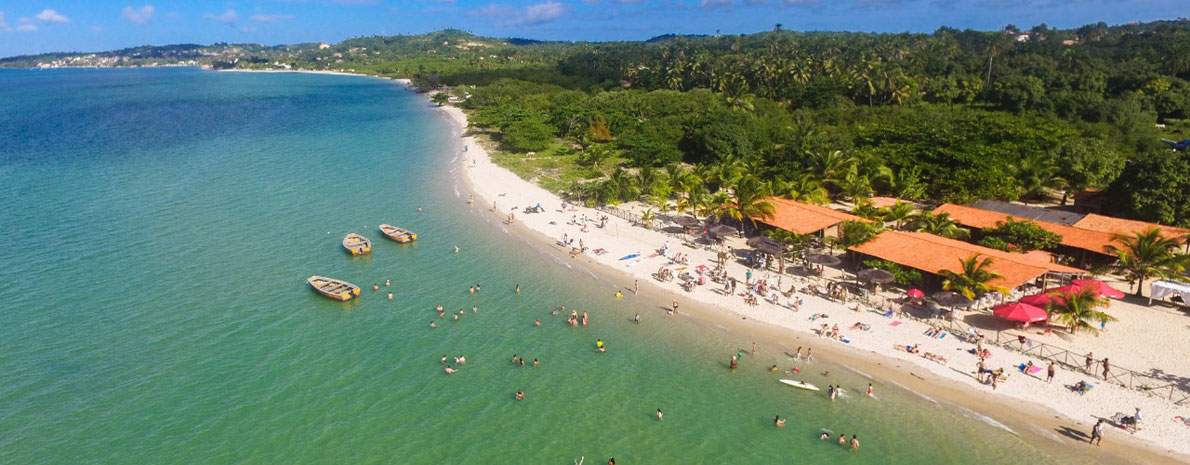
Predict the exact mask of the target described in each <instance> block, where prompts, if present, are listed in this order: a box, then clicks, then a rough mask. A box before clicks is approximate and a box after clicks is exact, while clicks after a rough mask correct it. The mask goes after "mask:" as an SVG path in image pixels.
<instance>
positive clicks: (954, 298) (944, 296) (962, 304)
mask: <svg viewBox="0 0 1190 465" xmlns="http://www.w3.org/2000/svg"><path fill="white" fill-rule="evenodd" d="M930 299H932V300H933V301H934V302H938V305H941V306H943V307H958V308H966V307H970V306H971V304H973V303H975V302H972V301H971V299H968V298H967V297H966V296H964V295H962V294H959V293H957V292H951V291H941V292H935V293H934V295H931V296H930Z"/></svg>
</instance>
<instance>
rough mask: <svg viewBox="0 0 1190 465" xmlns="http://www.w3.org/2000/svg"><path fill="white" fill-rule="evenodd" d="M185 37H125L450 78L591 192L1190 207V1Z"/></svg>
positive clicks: (485, 127)
mask: <svg viewBox="0 0 1190 465" xmlns="http://www.w3.org/2000/svg"><path fill="white" fill-rule="evenodd" d="M186 47H189V48H187V49H186V50H185V53H182V54H178V53H175V52H174V51H172V50H170V49H169V47H148V48H138V49H135V50H136V53H138V54H140V56H141V57H145V56H150V57H166V58H168V57H169V56H171V53H172V54H174V55H185V56H186V57H189V58H191V59H204V58H199V57H207V58H205V59H208V60H211V63H207V64H210V65H212V66H216V67H240V68H270V67H277V66H288V67H293V68H299V69H335V70H344V71H351V72H358V73H366V74H376V75H381V76H388V77H406V78H411V79H413V81H414V84H415V86H416V87H417V88H419V89H420V90H422V91H436V90H440V89H441V90H446V91H447V92H449V93H450V94H451V95H452V96H454V97H456V101H458V102H459V103H457V105H459V106H461V107H463V108H464V109H466V110H467V111H468V113H469V116H470V121H471V125H472V130H473V132H475V133H476V134H477V135H478V136H480V137H481V138H485V139H487V140H490V141H491V143H492V144H493V145H495V146H497V147H499V149H500V150H499V151H497V153H495V154H494V158H495V159H496V160H497V162H498V163H501V164H502V165H504V166H507V167H509V168H510V169H512V170H514V171H516V172H517V173H518V174H520V175H522V176H524V177H526V178H533V179H535V180H536V181H537V182H539V183H540V184H542V185H543V186H545V187H546V188H549V189H551V190H554V191H557V192H561V193H564V194H566V195H569V196H572V197H576V198H581V199H583V200H585V201H588V202H590V203H617V202H622V201H630V200H646V201H649V202H651V203H654V204H656V205H658V206H659V207H662V206H665V207H666V208H668V207H669V206H671V205H672V204H674V203H675V202H676V203H677V204H678V206H679V207H681V208H688V209H690V210H692V211H696V212H697V211H705V212H708V213H711V212H714V211H717V210H718V211H725V210H731V213H730V214H729V215H730V216H733V217H738V216H744V215H746V214H748V213H747V211H746V210H749V209H755V208H756V207H755V206H753V205H751V204H750V202H752V201H753V199H759V198H763V197H765V196H768V195H780V196H786V197H790V198H796V199H800V200H802V201H807V202H815V203H824V202H827V201H829V200H832V199H843V200H852V201H855V200H858V199H862V198H864V197H867V196H872V195H882V196H894V197H899V198H902V199H907V200H915V201H921V202H923V203H927V204H934V203H940V202H960V203H962V202H969V201H973V200H978V199H998V200H1021V201H1025V202H1038V203H1042V202H1062V203H1065V202H1068V201H1069V198H1070V196H1071V194H1073V193H1076V192H1080V191H1082V190H1084V189H1102V190H1105V191H1106V192H1107V196H1106V198H1107V199H1108V202H1107V205H1106V208H1107V209H1108V211H1107V213H1109V214H1114V215H1119V216H1125V217H1132V218H1138V219H1143V220H1148V221H1155V222H1160V223H1164V224H1172V225H1180V226H1190V202H1186V201H1185V200H1186V199H1188V198H1190V154H1188V153H1186V152H1175V151H1172V150H1171V149H1170V147H1169V146H1168V145H1166V144H1164V143H1162V142H1161V139H1162V138H1166V139H1173V140H1181V139H1186V138H1190V20H1177V21H1159V22H1153V23H1142V24H1129V25H1121V26H1108V25H1106V24H1103V23H1100V24H1092V25H1086V26H1083V27H1080V28H1077V29H1052V28H1050V27H1048V26H1046V25H1044V24H1042V25H1038V26H1035V27H1032V28H1030V29H1021V28H1017V27H1015V26H1012V25H1009V26H1006V27H1005V28H1003V30H999V31H974V30H958V29H951V28H940V29H938V30H936V31H934V32H933V33H929V34H922V33H903V34H870V33H835V32H815V33H802V32H792V31H786V30H783V29H782V28H781V25H780V24H777V25H775V26H774V28H773V29H772V30H771V31H765V32H760V33H755V34H747V35H715V36H673V35H667V36H661V37H656V38H654V39H650V40H648V41H643V42H603V43H585V42H584V43H578V42H540V41H532V40H518V39H492V38H484V37H477V36H474V35H471V34H469V33H466V32H463V31H458V30H444V31H438V32H434V33H430V34H423V35H407V36H373V37H360V38H355V39H350V40H347V41H344V42H341V43H338V44H323V45H322V46H320V45H319V44H299V45H292V46H285V47H259V46H249V45H228V44H217V45H216V46H211V47H208V48H201V49H195V48H193V47H194V46H186ZM130 50H133V49H130ZM109 53H113V54H116V55H119V53H120V52H109ZM54 56H55V57H59V58H60V57H62V56H63V55H62V54H57V55H54ZM37 59H38V57H15V58H9V59H4V60H0V66H30V63H35V62H36V60H37ZM141 62H143V59H142V60H141ZM138 63H139V62H138Z"/></svg>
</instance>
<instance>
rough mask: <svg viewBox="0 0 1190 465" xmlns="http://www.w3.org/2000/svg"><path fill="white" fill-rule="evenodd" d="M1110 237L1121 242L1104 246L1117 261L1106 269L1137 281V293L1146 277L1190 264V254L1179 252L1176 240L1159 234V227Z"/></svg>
mask: <svg viewBox="0 0 1190 465" xmlns="http://www.w3.org/2000/svg"><path fill="white" fill-rule="evenodd" d="M1112 241H1113V242H1118V243H1119V244H1120V246H1119V247H1117V246H1115V245H1109V246H1107V251H1108V253H1110V254H1112V255H1115V256H1116V263H1113V264H1111V265H1108V266H1107V267H1106V269H1107V270H1108V271H1112V272H1115V273H1119V274H1122V275H1124V277H1126V278H1128V282H1129V283H1136V296H1137V297H1140V295H1141V293H1142V291H1143V290H1144V283H1145V280H1146V279H1148V278H1151V277H1160V278H1166V277H1169V276H1172V275H1176V274H1178V273H1180V272H1182V271H1184V270H1185V269H1186V266H1187V265H1190V255H1186V254H1183V253H1178V251H1177V249H1178V241H1176V240H1173V239H1167V238H1166V237H1164V236H1162V235H1161V230H1160V229H1158V228H1152V229H1150V230H1148V231H1143V232H1137V233H1133V234H1131V235H1128V234H1113V235H1112Z"/></svg>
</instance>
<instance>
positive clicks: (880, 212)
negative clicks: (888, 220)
mask: <svg viewBox="0 0 1190 465" xmlns="http://www.w3.org/2000/svg"><path fill="white" fill-rule="evenodd" d="M851 214H853V215H855V216H858V217H860V218H865V219H869V220H872V221H880V222H883V221H884V219H885V217H887V216H888V211H887V210H885V209H883V208H876V207H875V206H874V205H872V201H871V200H868V201H865V202H860V203H859V204H857V205H856V206H854V207H852V208H851Z"/></svg>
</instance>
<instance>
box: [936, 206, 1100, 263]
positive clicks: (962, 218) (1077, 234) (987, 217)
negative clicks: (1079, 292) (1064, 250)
mask: <svg viewBox="0 0 1190 465" xmlns="http://www.w3.org/2000/svg"><path fill="white" fill-rule="evenodd" d="M939 213H949V214H950V217H951V218H952V219H954V220H955V221H956V222H958V223H959V224H961V225H963V226H967V227H971V228H994V227H996V225H997V224H999V223H1000V222H1003V221H1008V217H1009V216H1011V215H1005V214H1003V213H1000V212H995V211H991V210H984V209H981V208H975V207H968V206H965V205H955V204H953V203H947V204H943V205H942V206H940V207H938V208H935V209H934V214H935V215H936V214H939ZM1105 218H1106V217H1105ZM1014 219H1015V220H1016V221H1028V222H1030V223H1033V224H1035V225H1037V226H1038V227H1040V228H1041V229H1044V230H1046V231H1049V232H1052V233H1054V234H1057V235H1059V236H1062V241H1061V242H1062V245H1065V246H1070V247H1075V248H1079V249H1083V250H1089V251H1091V252H1095V253H1101V254H1107V251H1106V247H1107V246H1108V245H1110V244H1111V243H1112V239H1111V234H1110V233H1106V232H1102V231H1095V230H1092V229H1087V228H1082V227H1078V226H1077V223H1076V226H1063V225H1060V224H1057V223H1049V222H1046V221H1032V220H1027V219H1022V218H1014ZM1085 220H1086V219H1085V218H1084V219H1083V220H1082V221H1085ZM1080 223H1081V221H1080Z"/></svg>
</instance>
